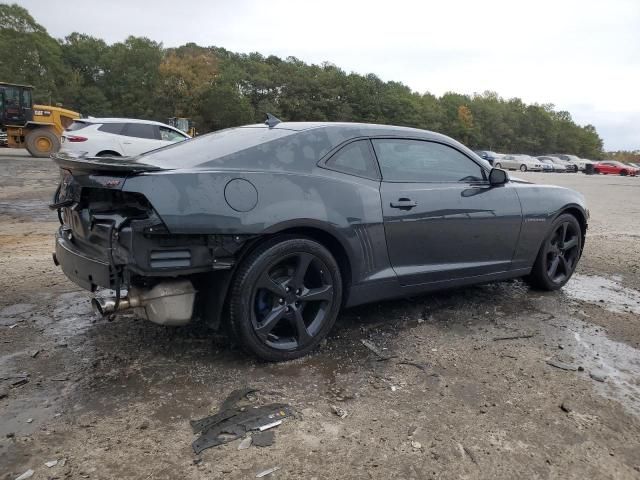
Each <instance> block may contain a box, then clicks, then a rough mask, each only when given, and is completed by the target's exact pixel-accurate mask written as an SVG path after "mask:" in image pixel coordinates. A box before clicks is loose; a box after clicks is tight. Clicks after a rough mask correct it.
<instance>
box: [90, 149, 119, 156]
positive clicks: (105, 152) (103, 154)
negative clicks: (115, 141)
mask: <svg viewBox="0 0 640 480" xmlns="http://www.w3.org/2000/svg"><path fill="white" fill-rule="evenodd" d="M121 156H122V155H120V154H119V153H118V152H112V151H110V150H106V151H104V152H100V153H99V154H97V155H96V157H121Z"/></svg>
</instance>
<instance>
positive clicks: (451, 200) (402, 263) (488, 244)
mask: <svg viewBox="0 0 640 480" xmlns="http://www.w3.org/2000/svg"><path fill="white" fill-rule="evenodd" d="M372 143H373V145H374V149H375V152H376V157H377V158H378V163H379V165H380V169H381V173H382V183H381V186H380V197H381V201H382V213H383V218H384V219H383V221H384V228H385V236H386V240H387V249H388V251H389V258H390V260H391V264H392V266H393V268H394V270H395V272H396V274H397V275H398V278H399V281H400V283H401V284H403V285H416V284H422V283H430V282H436V281H442V280H452V279H459V278H465V277H472V276H479V275H484V274H491V273H496V272H502V271H507V270H509V269H510V268H511V259H512V257H513V254H514V251H515V248H516V245H517V242H518V236H519V233H520V226H521V222H522V210H521V208H520V202H519V200H518V196H517V195H516V192H515V189H514V187H513V186H512V185H510V184H509V183H507V184H505V185H501V186H493V187H492V186H491V185H489V182H488V181H487V176H488V174H487V171H486V170H484V169H483V168H482V167H481V166H480V165H479V164H478V163H476V162H475V161H474V160H472V159H471V158H470V157H468V156H467V155H465V154H464V153H462V152H461V151H459V150H457V149H455V148H453V147H452V146H449V145H445V144H441V143H436V142H430V141H424V140H416V139H398V138H376V139H373V140H372Z"/></svg>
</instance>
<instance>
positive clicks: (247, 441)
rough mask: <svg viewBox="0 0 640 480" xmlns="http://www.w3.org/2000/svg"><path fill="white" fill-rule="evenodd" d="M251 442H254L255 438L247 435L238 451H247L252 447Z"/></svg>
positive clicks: (239, 445)
mask: <svg viewBox="0 0 640 480" xmlns="http://www.w3.org/2000/svg"><path fill="white" fill-rule="evenodd" d="M251 442H253V437H252V436H251V435H247V436H246V437H244V438H243V439H242V440H241V441H240V443H239V444H238V450H246V449H247V448H249V447H250V446H251Z"/></svg>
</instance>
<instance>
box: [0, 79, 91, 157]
mask: <svg viewBox="0 0 640 480" xmlns="http://www.w3.org/2000/svg"><path fill="white" fill-rule="evenodd" d="M32 93H33V87H31V86H29V85H17V84H14V83H3V82H0V130H1V131H2V132H3V133H6V136H7V139H6V141H7V147H9V148H26V149H27V150H28V151H29V153H30V154H31V155H33V156H34V157H48V156H49V155H51V154H52V153H55V152H57V151H58V150H59V149H60V135H62V132H63V131H64V129H65V128H67V127H68V126H69V125H71V123H72V122H73V121H74V120H75V119H76V118H80V114H79V113H77V112H72V111H71V110H66V109H64V108H60V107H52V106H48V105H34V104H33V100H32Z"/></svg>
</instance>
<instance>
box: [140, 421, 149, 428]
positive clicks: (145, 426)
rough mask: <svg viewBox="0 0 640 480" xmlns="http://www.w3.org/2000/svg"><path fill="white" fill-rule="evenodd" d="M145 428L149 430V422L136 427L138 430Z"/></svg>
mask: <svg viewBox="0 0 640 480" xmlns="http://www.w3.org/2000/svg"><path fill="white" fill-rule="evenodd" d="M147 428H149V422H148V421H147V420H145V421H143V422H142V423H141V424H140V425H138V430H146V429H147Z"/></svg>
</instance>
